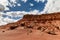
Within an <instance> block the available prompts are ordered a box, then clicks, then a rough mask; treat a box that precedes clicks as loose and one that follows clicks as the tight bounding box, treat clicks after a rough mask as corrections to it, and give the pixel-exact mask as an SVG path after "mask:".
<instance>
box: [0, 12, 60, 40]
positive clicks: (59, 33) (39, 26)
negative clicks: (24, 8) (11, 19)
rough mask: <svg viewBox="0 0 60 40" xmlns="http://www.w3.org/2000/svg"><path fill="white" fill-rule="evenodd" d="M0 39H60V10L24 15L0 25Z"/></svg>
mask: <svg viewBox="0 0 60 40" xmlns="http://www.w3.org/2000/svg"><path fill="white" fill-rule="evenodd" d="M0 40H60V12H57V13H50V14H42V15H24V17H23V18H22V19H21V20H19V21H17V22H15V23H10V24H7V25H4V26H1V27H0Z"/></svg>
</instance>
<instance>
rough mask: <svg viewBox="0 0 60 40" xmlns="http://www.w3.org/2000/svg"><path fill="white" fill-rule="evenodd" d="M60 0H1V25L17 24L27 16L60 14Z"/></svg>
mask: <svg viewBox="0 0 60 40" xmlns="http://www.w3.org/2000/svg"><path fill="white" fill-rule="evenodd" d="M59 3H60V0H0V8H2V9H3V8H4V9H3V11H0V25H2V24H3V25H4V24H7V23H11V22H16V21H18V20H19V19H21V18H22V17H23V15H25V14H42V13H52V12H60V5H59Z"/></svg>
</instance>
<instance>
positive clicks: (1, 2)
mask: <svg viewBox="0 0 60 40" xmlns="http://www.w3.org/2000/svg"><path fill="white" fill-rule="evenodd" d="M0 4H2V5H3V6H4V7H5V10H9V8H8V7H6V6H7V5H8V0H0Z"/></svg>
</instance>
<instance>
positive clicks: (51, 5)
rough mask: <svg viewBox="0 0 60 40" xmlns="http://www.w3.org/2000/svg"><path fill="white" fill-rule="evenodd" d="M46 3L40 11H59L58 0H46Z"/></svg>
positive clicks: (59, 0) (59, 2)
mask: <svg viewBox="0 0 60 40" xmlns="http://www.w3.org/2000/svg"><path fill="white" fill-rule="evenodd" d="M47 1H48V2H47V4H46V6H45V8H44V10H43V11H42V13H52V12H60V5H59V4H60V0H47Z"/></svg>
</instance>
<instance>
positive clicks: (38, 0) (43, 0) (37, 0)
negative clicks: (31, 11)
mask: <svg viewBox="0 0 60 40" xmlns="http://www.w3.org/2000/svg"><path fill="white" fill-rule="evenodd" d="M35 1H36V2H40V1H41V2H45V0H35Z"/></svg>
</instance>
